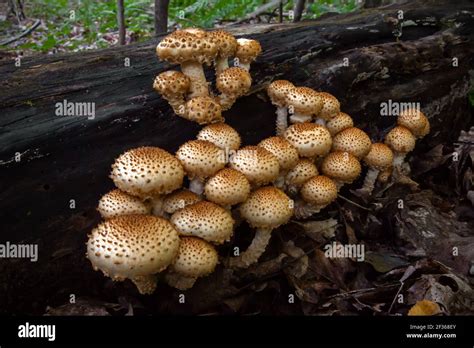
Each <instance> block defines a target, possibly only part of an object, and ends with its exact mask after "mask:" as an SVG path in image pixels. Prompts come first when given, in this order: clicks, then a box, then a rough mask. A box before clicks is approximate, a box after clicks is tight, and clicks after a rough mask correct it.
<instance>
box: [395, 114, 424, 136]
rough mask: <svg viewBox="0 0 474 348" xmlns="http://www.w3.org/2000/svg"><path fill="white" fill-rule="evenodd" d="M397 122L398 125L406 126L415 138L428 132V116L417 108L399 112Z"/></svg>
mask: <svg viewBox="0 0 474 348" xmlns="http://www.w3.org/2000/svg"><path fill="white" fill-rule="evenodd" d="M397 123H398V125H399V126H403V127H406V128H408V129H409V130H410V132H411V133H412V134H413V135H414V136H415V137H416V138H423V137H424V136H425V135H427V134H428V133H429V132H430V122H429V121H428V118H427V117H426V116H425V114H424V113H422V112H421V111H420V110H418V109H408V110H404V111H402V112H400V114H399V115H398V118H397Z"/></svg>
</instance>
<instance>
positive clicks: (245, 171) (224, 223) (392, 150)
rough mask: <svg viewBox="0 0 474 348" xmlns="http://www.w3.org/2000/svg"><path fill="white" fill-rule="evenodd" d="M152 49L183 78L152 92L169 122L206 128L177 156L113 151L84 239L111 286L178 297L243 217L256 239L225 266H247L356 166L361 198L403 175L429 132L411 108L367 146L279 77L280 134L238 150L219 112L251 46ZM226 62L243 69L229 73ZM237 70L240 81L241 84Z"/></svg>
mask: <svg viewBox="0 0 474 348" xmlns="http://www.w3.org/2000/svg"><path fill="white" fill-rule="evenodd" d="M157 51H158V55H159V56H160V58H162V59H167V60H168V61H170V62H175V63H180V64H181V68H182V71H183V72H182V73H178V72H165V73H163V74H161V75H159V76H158V78H157V80H156V81H155V87H159V88H157V89H159V90H160V91H161V93H162V95H163V96H164V97H165V98H167V100H168V101H169V102H170V104H171V106H172V107H173V108H174V109H175V111H176V110H177V109H179V108H180V107H181V106H183V105H185V107H184V109H185V111H184V113H183V114H179V113H178V112H176V113H177V114H178V115H180V116H183V117H186V118H188V119H191V120H195V121H196V122H198V123H200V124H204V123H210V124H208V125H206V126H205V127H203V128H202V129H201V130H200V131H199V133H198V134H197V136H196V138H195V139H191V140H188V141H187V142H185V143H184V144H182V145H181V146H180V147H179V148H178V150H177V151H176V153H175V154H174V155H173V154H171V153H169V152H167V151H165V150H164V149H161V148H158V147H153V146H145V147H139V148H134V149H131V150H128V151H126V152H125V153H123V154H121V155H119V156H118V157H117V158H116V160H115V162H114V164H113V165H112V171H111V174H110V177H111V179H112V180H113V182H114V184H115V186H116V188H115V189H114V190H112V191H110V192H109V193H106V194H105V195H104V196H103V197H102V198H101V199H100V201H99V204H98V211H99V213H100V215H101V216H102V218H103V219H104V220H105V221H104V222H102V223H100V224H99V225H98V226H97V227H96V228H94V229H93V231H92V233H91V234H90V235H89V240H88V243H87V257H88V258H89V260H90V261H91V263H92V266H93V268H94V269H96V270H100V271H102V272H103V273H104V275H106V276H108V277H110V278H112V279H113V280H116V281H122V280H125V279H130V280H131V281H132V282H133V283H135V285H136V286H137V288H138V290H139V291H140V293H142V294H150V293H153V292H154V291H155V289H156V286H157V282H158V280H159V278H162V279H163V281H164V282H166V283H167V284H168V285H170V286H173V287H175V288H177V289H181V290H185V289H189V288H191V287H192V286H193V285H194V283H195V282H196V280H197V279H198V278H200V277H205V276H207V275H209V274H210V273H212V272H213V271H214V270H215V268H216V267H217V264H218V263H219V254H218V251H219V247H220V246H221V245H222V244H224V243H228V242H230V241H231V240H232V236H233V234H234V231H235V227H236V225H237V224H238V223H240V222H241V221H246V222H247V223H248V225H249V226H250V227H251V228H253V229H254V230H255V235H254V237H253V240H252V242H251V243H250V245H249V246H248V247H247V249H246V250H245V251H243V252H239V253H238V254H236V255H234V256H233V257H230V259H227V260H226V262H222V263H223V264H225V266H228V267H230V268H233V269H236V268H247V267H249V266H250V265H252V264H254V263H256V262H257V261H258V260H259V258H260V256H261V255H262V254H263V253H264V252H265V249H266V247H267V245H268V244H269V241H270V238H271V235H272V231H274V230H275V229H277V228H278V227H280V226H282V225H284V224H286V223H288V222H289V221H290V219H291V218H296V219H303V218H308V217H310V216H311V215H313V214H315V213H318V212H319V211H320V210H321V209H324V208H325V207H327V206H328V205H330V204H331V203H332V202H334V201H335V200H336V199H337V197H338V192H339V190H340V189H341V187H342V186H343V185H346V184H351V183H353V182H354V181H355V180H356V179H357V178H358V177H359V176H360V175H361V172H362V165H361V163H364V164H366V165H367V167H368V169H367V174H366V177H365V179H364V185H363V187H362V188H361V189H359V190H358V192H359V193H361V194H364V195H366V196H370V195H371V194H372V191H373V189H374V186H375V182H376V180H377V178H378V179H379V181H387V180H388V178H389V177H390V176H392V178H393V179H394V180H396V179H397V178H399V177H401V176H403V175H408V172H409V167H408V165H407V164H406V163H404V158H405V156H406V154H407V153H408V152H410V151H412V150H413V148H414V146H415V141H416V139H418V138H421V137H423V136H425V135H426V134H428V133H429V129H430V126H429V121H428V119H427V117H426V116H425V115H424V114H423V113H422V112H421V111H419V110H412V109H410V110H406V111H404V112H403V113H401V114H400V115H399V117H398V122H397V123H398V124H397V126H395V127H394V128H393V129H391V130H390V131H389V132H388V134H387V135H386V137H385V143H377V142H374V143H373V142H372V140H371V139H370V137H369V136H368V135H367V134H366V133H365V132H364V131H363V130H361V129H359V128H357V127H355V126H354V122H353V120H352V118H351V117H350V116H349V115H348V114H346V113H344V112H341V110H340V103H339V101H338V100H337V99H336V97H334V96H333V95H331V94H329V93H325V92H317V91H315V90H313V89H311V88H308V87H296V86H294V85H293V84H292V83H291V82H289V81H285V80H278V81H274V82H273V83H271V84H270V85H269V87H268V89H267V92H268V95H269V97H270V99H271V101H272V103H273V104H274V105H276V106H277V121H276V123H277V134H276V135H275V136H271V137H268V138H266V139H263V140H261V141H260V142H259V143H258V144H256V145H249V144H242V140H241V136H240V134H239V133H238V132H237V131H236V130H235V129H234V128H232V127H231V126H229V125H227V124H225V123H223V122H222V121H223V119H222V117H221V110H222V109H225V108H228V107H230V106H231V105H232V103H233V102H234V101H235V99H236V98H237V97H238V96H240V95H241V94H240V93H241V92H239V89H238V88H237V86H241V87H242V86H243V87H245V88H247V89H248V88H249V87H250V76H249V75H248V69H249V64H250V62H251V61H252V60H254V59H255V57H256V56H257V54H258V53H256V52H257V51H258V52H260V48H259V45H258V43H256V42H255V41H253V40H247V39H245V40H242V39H239V40H235V38H233V37H232V36H231V35H230V34H228V33H225V32H222V31H215V32H210V33H207V32H205V31H203V30H200V29H186V30H179V31H176V32H174V33H172V34H170V35H168V36H167V37H166V38H165V39H163V41H162V42H160V44H159V45H158V48H157ZM229 57H237V58H238V59H239V61H240V62H241V67H238V68H237V67H229V66H228V59H229ZM212 62H213V63H214V65H215V69H216V72H217V74H218V76H217V82H216V85H217V88H218V89H219V91H220V92H221V95H219V96H211V94H209V88H208V83H207V82H206V81H205V78H204V73H203V70H202V64H203V63H208V64H210V63H212ZM239 74H241V75H240V76H247V77H245V78H243V80H242V81H243V82H238V81H237V77H236V76H238V75H239ZM245 74H247V75H245ZM239 78H240V77H239ZM178 111H179V110H178ZM288 113H290V117H289V120H290V123H291V125H290V126H288V120H287V118H288ZM392 174H393V175H392Z"/></svg>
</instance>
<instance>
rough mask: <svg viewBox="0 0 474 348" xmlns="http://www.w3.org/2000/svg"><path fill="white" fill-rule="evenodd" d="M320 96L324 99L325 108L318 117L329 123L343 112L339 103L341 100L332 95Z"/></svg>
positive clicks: (321, 94) (321, 93)
mask: <svg viewBox="0 0 474 348" xmlns="http://www.w3.org/2000/svg"><path fill="white" fill-rule="evenodd" d="M319 96H320V97H321V99H322V104H323V106H322V108H321V110H320V112H319V114H318V115H317V116H318V117H321V118H322V119H324V120H326V121H329V120H330V119H331V118H333V117H335V116H337V115H338V114H339V112H340V111H341V104H340V103H339V100H337V98H336V97H335V96H333V95H332V94H329V93H326V92H319Z"/></svg>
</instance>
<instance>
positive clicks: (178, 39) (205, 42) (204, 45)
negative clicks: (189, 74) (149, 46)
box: [156, 29, 218, 65]
mask: <svg viewBox="0 0 474 348" xmlns="http://www.w3.org/2000/svg"><path fill="white" fill-rule="evenodd" d="M217 52H218V46H217V43H216V42H214V41H213V39H212V38H211V37H208V36H207V35H206V33H205V32H204V31H203V30H200V29H187V30H177V31H175V32H173V33H171V34H169V35H168V36H166V37H165V38H164V39H163V40H161V41H160V43H159V44H158V46H156V54H157V55H158V57H159V58H160V59H161V60H166V61H168V62H170V63H172V64H181V63H183V62H189V61H195V62H199V63H200V64H204V63H207V64H208V65H209V64H211V63H212V61H213V60H214V58H215V57H216V55H217Z"/></svg>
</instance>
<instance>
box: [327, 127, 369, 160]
mask: <svg viewBox="0 0 474 348" xmlns="http://www.w3.org/2000/svg"><path fill="white" fill-rule="evenodd" d="M371 145H372V141H371V140H370V138H369V136H368V135H367V133H365V132H364V131H363V130H361V129H359V128H356V127H351V128H346V129H344V130H343V131H341V132H339V133H337V134H336V136H335V137H334V138H333V139H332V150H333V151H343V152H344V151H347V152H349V153H351V154H353V155H354V156H356V157H357V158H358V159H362V158H363V157H364V156H365V155H367V154H368V153H369V151H370V146H371Z"/></svg>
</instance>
